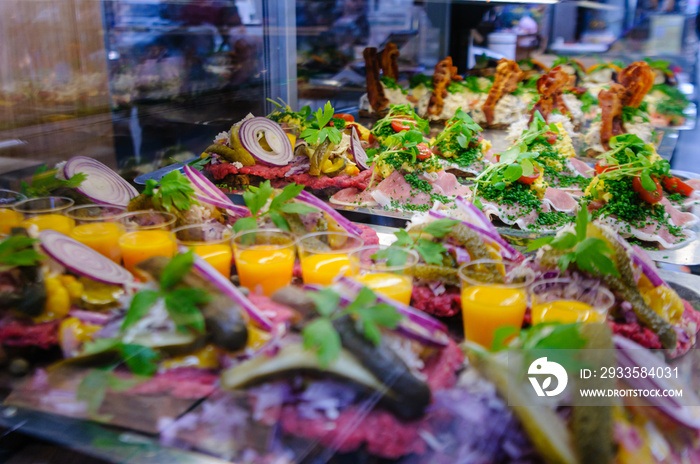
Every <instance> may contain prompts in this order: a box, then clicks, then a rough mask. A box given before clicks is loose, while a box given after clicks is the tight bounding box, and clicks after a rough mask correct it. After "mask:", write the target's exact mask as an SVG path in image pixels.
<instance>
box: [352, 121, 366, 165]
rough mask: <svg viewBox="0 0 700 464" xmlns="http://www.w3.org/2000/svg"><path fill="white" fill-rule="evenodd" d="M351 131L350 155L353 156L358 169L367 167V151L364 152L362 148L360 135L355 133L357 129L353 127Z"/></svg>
mask: <svg viewBox="0 0 700 464" xmlns="http://www.w3.org/2000/svg"><path fill="white" fill-rule="evenodd" d="M351 132H352V135H351V136H350V153H352V157H353V158H355V164H357V166H358V167H360V169H369V164H367V153H366V152H365V149H364V148H362V142H360V137H359V136H358V135H357V130H356V129H355V128H354V127H353V128H352V129H351Z"/></svg>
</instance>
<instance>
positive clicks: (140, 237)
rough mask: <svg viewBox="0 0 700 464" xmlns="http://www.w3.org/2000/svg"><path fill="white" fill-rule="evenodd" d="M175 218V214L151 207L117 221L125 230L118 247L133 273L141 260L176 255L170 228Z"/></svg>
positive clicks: (126, 265) (125, 264)
mask: <svg viewBox="0 0 700 464" xmlns="http://www.w3.org/2000/svg"><path fill="white" fill-rule="evenodd" d="M176 220H177V218H176V217H175V215H174V214H170V213H164V212H160V211H153V210H149V211H136V212H133V213H126V214H123V215H122V216H121V217H120V218H119V223H120V224H121V225H122V227H124V231H125V232H124V234H123V235H122V236H121V237H119V248H121V251H122V259H123V260H124V267H125V268H126V269H127V270H128V271H129V272H131V273H132V274H133V273H134V270H135V266H136V265H137V264H138V263H140V262H141V261H145V260H146V259H148V258H152V257H154V256H165V257H166V258H172V257H173V256H175V251H176V250H177V245H176V244H175V242H174V241H173V239H172V238H171V237H170V231H171V230H172V228H173V226H174V225H175V221H176Z"/></svg>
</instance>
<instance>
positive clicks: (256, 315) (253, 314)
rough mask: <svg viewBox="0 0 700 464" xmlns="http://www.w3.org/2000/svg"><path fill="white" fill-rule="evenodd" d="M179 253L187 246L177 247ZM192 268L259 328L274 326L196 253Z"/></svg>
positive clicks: (185, 250)
mask: <svg viewBox="0 0 700 464" xmlns="http://www.w3.org/2000/svg"><path fill="white" fill-rule="evenodd" d="M179 250H180V252H181V253H186V252H187V251H188V250H187V247H180V248H179ZM192 268H193V269H194V270H195V271H196V272H198V273H199V274H200V275H201V276H202V277H204V278H206V279H207V280H209V282H211V283H212V284H213V285H214V286H215V287H216V288H217V289H219V291H220V292H221V293H223V294H224V295H226V296H228V297H229V298H231V299H232V300H233V301H234V302H235V303H236V304H238V305H240V306H241V307H242V308H243V309H244V310H245V312H246V313H248V315H249V316H250V318H251V319H252V320H254V321H255V323H256V324H258V325H259V326H260V328H261V329H263V330H267V331H268V332H271V331H272V329H273V328H274V326H273V325H272V322H271V321H270V320H269V319H268V318H267V317H266V316H265V315H264V314H263V313H261V312H260V310H259V309H258V308H257V307H255V305H254V304H253V303H251V302H250V300H248V298H246V297H245V295H244V294H243V293H242V292H241V291H240V290H239V289H238V287H236V286H235V285H233V282H231V281H230V280H228V279H227V278H226V277H224V276H223V275H222V274H221V273H220V272H219V271H217V270H216V269H214V267H213V266H212V265H211V264H209V263H208V262H206V261H205V260H204V259H202V258H200V257H199V256H197V255H194V264H193V265H192Z"/></svg>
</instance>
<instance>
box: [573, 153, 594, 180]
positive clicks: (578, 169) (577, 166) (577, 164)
mask: <svg viewBox="0 0 700 464" xmlns="http://www.w3.org/2000/svg"><path fill="white" fill-rule="evenodd" d="M569 164H570V165H571V169H572V170H573V171H574V172H575V173H576V174H579V175H581V176H583V177H587V178H591V177H593V175H594V174H595V169H593V168H592V167H590V166H589V165H587V164H586V163H584V162H583V161H581V160H580V159H577V158H569Z"/></svg>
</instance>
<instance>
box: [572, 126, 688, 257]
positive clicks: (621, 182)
mask: <svg viewBox="0 0 700 464" xmlns="http://www.w3.org/2000/svg"><path fill="white" fill-rule="evenodd" d="M600 158H601V159H600V161H599V162H598V164H596V173H597V175H596V176H595V177H594V178H593V180H592V181H591V183H590V185H589V186H588V188H587V189H586V195H585V196H584V197H583V199H582V200H583V205H585V207H587V208H588V209H589V210H590V211H591V212H592V214H593V217H594V218H597V219H598V220H599V221H601V222H603V223H605V224H608V225H609V226H610V227H612V228H613V229H615V230H616V231H618V232H619V233H620V235H622V236H623V237H634V238H635V239H637V240H640V241H643V242H652V243H653V242H655V243H656V244H657V245H660V246H661V247H663V248H666V249H670V248H677V247H680V246H683V245H684V244H686V243H688V242H689V241H690V240H693V239H695V236H696V234H695V232H694V231H693V230H691V227H692V226H693V225H695V224H697V222H698V217H697V216H695V215H693V214H691V213H687V212H682V211H680V210H679V209H678V208H677V207H676V206H674V204H672V202H671V200H673V201H674V202H675V203H676V204H677V205H678V206H681V207H682V204H683V203H687V202H694V201H695V198H696V193H695V191H694V189H693V187H692V186H690V185H688V184H686V183H685V182H683V181H681V180H680V179H677V178H675V177H673V176H672V175H671V174H670V172H669V170H670V164H669V162H668V161H666V160H664V159H662V158H661V157H660V156H659V155H658V154H657V153H656V150H655V149H654V147H653V146H652V145H650V144H648V143H645V142H644V141H643V140H642V139H640V138H639V137H637V136H636V135H634V134H625V135H618V136H614V137H612V138H611V139H610V150H609V151H607V152H605V153H604V154H603V155H601V156H600Z"/></svg>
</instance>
